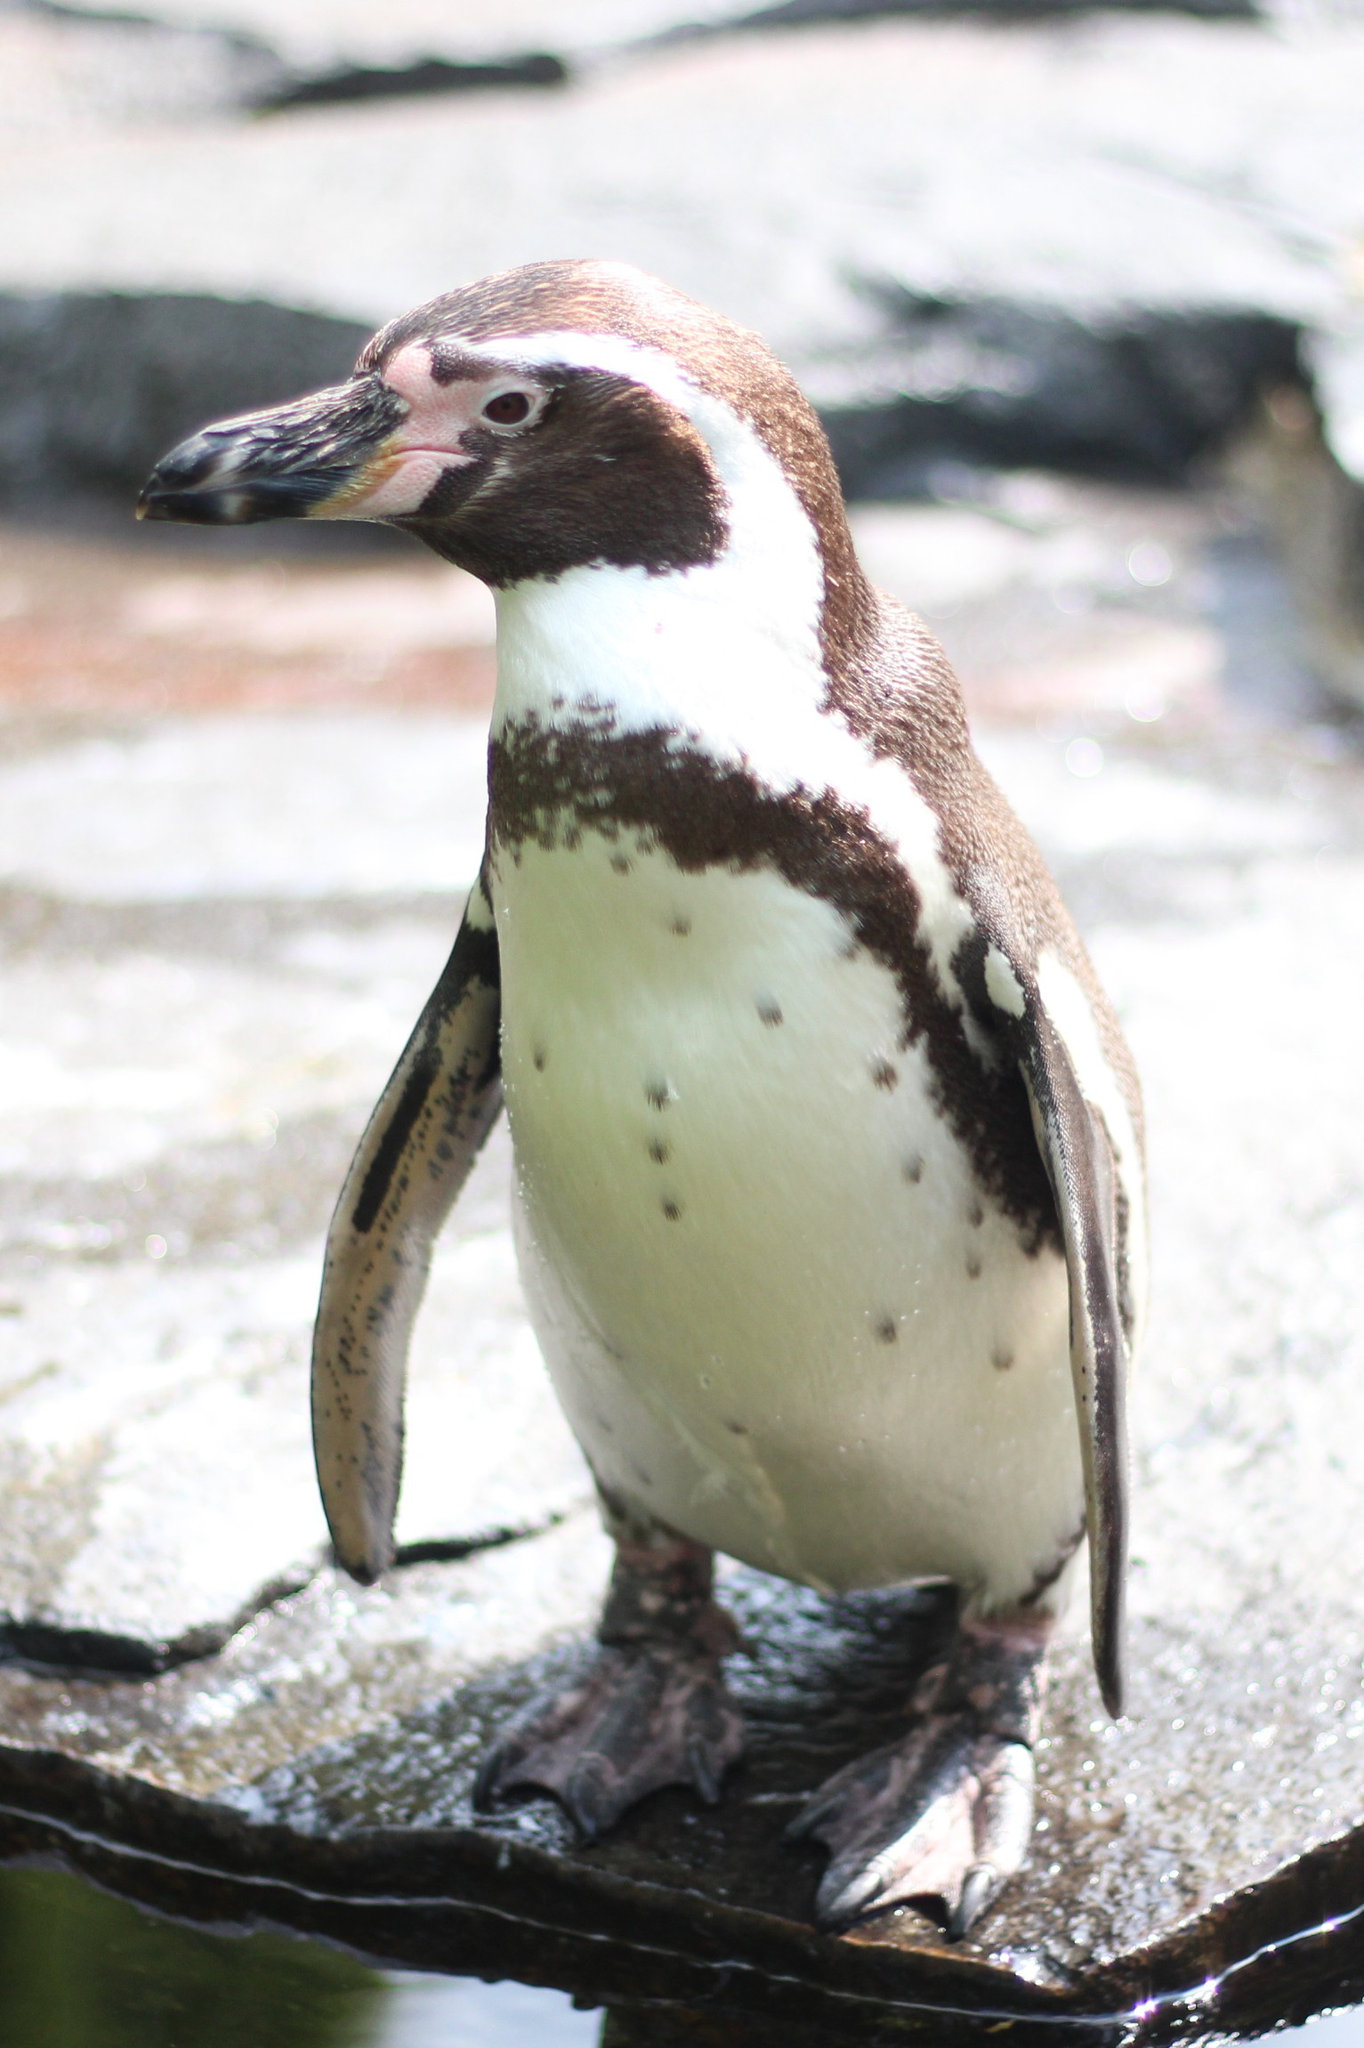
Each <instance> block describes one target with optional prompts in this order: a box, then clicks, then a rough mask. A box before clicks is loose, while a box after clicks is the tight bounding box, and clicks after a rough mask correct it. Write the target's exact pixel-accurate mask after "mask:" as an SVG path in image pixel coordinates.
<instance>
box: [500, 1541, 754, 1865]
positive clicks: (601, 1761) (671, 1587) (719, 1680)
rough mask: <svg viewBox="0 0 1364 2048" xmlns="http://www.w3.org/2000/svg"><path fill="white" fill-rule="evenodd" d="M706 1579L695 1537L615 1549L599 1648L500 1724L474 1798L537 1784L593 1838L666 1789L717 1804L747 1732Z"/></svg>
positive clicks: (729, 1630)
mask: <svg viewBox="0 0 1364 2048" xmlns="http://www.w3.org/2000/svg"><path fill="white" fill-rule="evenodd" d="M710 1578H711V1555H710V1552H709V1551H707V1550H703V1549H701V1547H700V1546H699V1545H698V1544H694V1543H686V1542H684V1541H683V1540H682V1539H681V1538H675V1537H669V1538H668V1539H667V1540H665V1541H659V1542H656V1543H650V1544H639V1545H635V1544H629V1545H627V1544H625V1543H620V1544H618V1546H617V1551H616V1565H615V1571H614V1573H613V1575H612V1580H611V1591H610V1594H609V1595H608V1598H607V1602H606V1610H605V1613H604V1615H603V1617H602V1624H601V1630H600V1636H601V1640H602V1644H603V1647H602V1649H601V1650H600V1651H599V1652H598V1654H597V1656H596V1657H595V1658H594V1659H593V1662H592V1664H591V1665H590V1666H589V1668H588V1670H587V1672H586V1673H585V1675H584V1676H583V1677H582V1678H581V1679H580V1680H579V1682H578V1683H577V1684H576V1685H574V1686H571V1687H570V1688H569V1689H568V1690H567V1691H565V1692H562V1693H559V1694H556V1695H553V1696H551V1697H549V1698H542V1699H538V1700H533V1701H532V1702H531V1704H530V1706H529V1707H528V1708H527V1709H526V1710H525V1712H524V1713H523V1714H521V1715H520V1716H519V1717H518V1719H517V1720H516V1721H515V1722H514V1723H513V1724H512V1726H511V1727H510V1728H509V1729H508V1730H507V1732H506V1734H505V1735H504V1736H503V1737H502V1739H501V1740H500V1741H499V1742H498V1743H497V1744H496V1746H495V1747H494V1748H493V1749H492V1751H491V1752H490V1753H489V1755H488V1756H487V1757H486V1758H485V1760H484V1763H483V1767H482V1769H481V1770H480V1772H479V1774H478V1779H477V1782H476V1784H475V1787H474V1805H475V1806H476V1807H477V1808H479V1809H480V1810H486V1809H487V1808H488V1807H489V1806H490V1805H491V1804H492V1802H493V1800H494V1799H496V1798H497V1797H498V1796H499V1795H500V1794H501V1793H503V1792H509V1791H512V1790H514V1789H516V1788H517V1787H519V1786H538V1787H539V1788H540V1789H541V1790H542V1791H546V1792H552V1793H553V1794H554V1796H555V1798H556V1799H558V1800H559V1802H560V1803H561V1805H562V1806H563V1807H564V1808H565V1809H566V1811H567V1812H568V1814H569V1815H570V1817H571V1818H572V1819H573V1820H574V1821H576V1822H577V1825H578V1826H579V1827H580V1828H581V1829H582V1832H583V1833H584V1835H586V1837H587V1839H588V1840H589V1841H595V1839H596V1838H597V1836H598V1835H600V1834H601V1833H603V1832H604V1830H605V1829H607V1828H609V1827H613V1826H614V1825H615V1823H616V1822H617V1821H618V1820H619V1819H620V1817H621V1815H622V1814H623V1813H625V1812H626V1811H627V1810H628V1809H629V1808H630V1807H632V1806H633V1805H635V1803H636V1802H637V1801H638V1800H640V1799H643V1798H644V1797H645V1795H646V1794H647V1793H649V1792H657V1791H659V1790H660V1789H661V1788H662V1787H663V1786H665V1785H691V1786H694V1787H695V1789H696V1791H698V1792H699V1793H700V1795H701V1797H702V1798H703V1799H704V1800H705V1801H706V1803H707V1805H711V1806H713V1805H714V1804H715V1802H716V1800H718V1798H719V1796H720V1781H721V1779H722V1778H723V1776H724V1774H725V1772H726V1771H727V1770H728V1768H729V1766H730V1765H731V1764H732V1763H734V1762H735V1761H736V1760H737V1759H738V1757H739V1755H740V1754H741V1752H742V1750H743V1746H744V1728H743V1718H742V1716H741V1714H740V1712H739V1709H738V1708H737V1707H736V1706H735V1704H734V1702H733V1701H732V1700H731V1699H730V1697H729V1695H728V1693H727V1692H726V1690H725V1682H724V1677H723V1675H722V1671H721V1660H722V1659H723V1657H724V1656H725V1655H726V1653H727V1652H728V1651H730V1650H732V1649H734V1648H736V1647H737V1643H738V1637H737V1632H736V1630H735V1627H734V1624H733V1622H732V1621H731V1620H730V1618H729V1616H728V1615H727V1614H726V1613H725V1611H724V1609H723V1608H721V1607H717V1606H716V1604H715V1602H714V1601H713V1600H712V1599H711V1597H710Z"/></svg>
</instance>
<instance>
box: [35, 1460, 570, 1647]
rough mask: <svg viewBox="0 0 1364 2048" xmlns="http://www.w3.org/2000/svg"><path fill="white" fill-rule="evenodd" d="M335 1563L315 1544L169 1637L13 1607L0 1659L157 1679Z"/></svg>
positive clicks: (435, 1548) (561, 1513) (416, 1555)
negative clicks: (77, 1623) (80, 1624)
mask: <svg viewBox="0 0 1364 2048" xmlns="http://www.w3.org/2000/svg"><path fill="white" fill-rule="evenodd" d="M589 1505H590V1501H589V1498H588V1497H587V1496H586V1495H584V1497H583V1498H582V1500H581V1501H579V1502H577V1503H575V1504H574V1505H573V1506H569V1507H565V1508H554V1509H551V1510H550V1511H549V1512H548V1513H547V1514H545V1515H543V1516H540V1517H538V1518H537V1519H536V1520H534V1521H526V1522H518V1523H516V1524H514V1525H510V1524H508V1525H501V1524H499V1525H498V1526H496V1527H490V1528H486V1529H477V1530H474V1531H473V1532H472V1533H471V1534H470V1535H467V1536H431V1537H424V1538H421V1539H419V1540H418V1541H416V1542H414V1543H402V1544H399V1546H398V1548H397V1550H396V1551H395V1553H394V1557H393V1564H392V1566H391V1567H390V1569H391V1570H393V1571H402V1570H405V1569H406V1568H407V1567H408V1566H410V1565H418V1564H460V1563H463V1562H465V1561H466V1560H467V1559H469V1558H471V1557H478V1556H481V1555H482V1553H483V1552H484V1551H488V1550H504V1549H505V1548H506V1547H507V1545H508V1544H511V1543H524V1542H526V1541H528V1540H529V1539H530V1538H532V1537H535V1536H546V1535H548V1534H549V1532H550V1530H552V1529H557V1528H559V1527H560V1525H561V1524H562V1523H564V1522H565V1521H567V1520H568V1518H569V1516H570V1515H572V1514H574V1513H577V1512H581V1511H582V1510H583V1509H585V1508H586V1507H588V1506H589ZM332 1562H333V1558H332V1552H331V1549H330V1546H325V1547H320V1548H319V1549H318V1550H317V1551H316V1552H315V1554H314V1555H313V1556H312V1557H311V1558H310V1559H308V1560H300V1562H299V1565H298V1568H297V1569H296V1570H293V1571H286V1572H280V1573H279V1574H278V1575H277V1576H276V1577H275V1578H272V1579H267V1580H266V1582H265V1583H264V1585H262V1586H260V1587H258V1589H257V1590H256V1591H255V1592H254V1593H253V1594H252V1595H251V1596H250V1598H249V1599H247V1600H245V1601H243V1603H242V1605H241V1606H240V1607H239V1608H238V1609H237V1611H236V1613H235V1614H233V1615H231V1616H230V1617H229V1618H228V1619H227V1620H226V1621H221V1622H202V1623H200V1624H198V1625H197V1626H196V1627H194V1628H190V1629H186V1630H185V1632H184V1634H183V1635H179V1636H175V1637H172V1638H162V1639H155V1638H150V1637H144V1636H133V1635H126V1634H123V1633H121V1632H120V1631H117V1630H110V1629H98V1628H68V1627H63V1626H62V1625H61V1624H60V1623H59V1622H51V1621H24V1620H16V1619H15V1617H14V1616H13V1615H12V1614H5V1613H3V1612H0V1663H18V1664H25V1665H29V1666H32V1667H34V1668H36V1669H38V1670H42V1671H44V1672H52V1671H61V1672H63V1673H66V1674H69V1675H72V1676H79V1677H82V1678H103V1679H110V1678H112V1679H120V1678H131V1679H143V1678H159V1677H161V1676H162V1674H163V1673H165V1672H167V1671H175V1670H178V1669H179V1668H180V1667H181V1666H182V1665H185V1664H195V1663H199V1662H201V1661H202V1660H203V1659H204V1658H206V1657H214V1656H216V1655H217V1654H218V1652H219V1651H220V1650H223V1649H224V1648H225V1647H226V1646H227V1644H228V1643H230V1642H231V1640H232V1638H233V1636H235V1635H237V1634H238V1633H239V1631H240V1630H242V1629H244V1628H245V1627H247V1625H248V1624H249V1623H250V1622H253V1621H258V1620H259V1619H260V1617H261V1616H262V1615H263V1614H267V1613H269V1611H270V1609H271V1608H272V1607H277V1606H278V1605H279V1603H280V1602H281V1601H282V1600H287V1599H289V1597H290V1596H291V1595H292V1594H294V1593H301V1592H302V1591H303V1588H304V1587H305V1586H308V1585H311V1584H312V1581H313V1580H314V1579H315V1578H316V1577H317V1575H318V1573H319V1572H321V1571H324V1570H325V1569H326V1567H327V1566H328V1565H329V1564H331V1563H332Z"/></svg>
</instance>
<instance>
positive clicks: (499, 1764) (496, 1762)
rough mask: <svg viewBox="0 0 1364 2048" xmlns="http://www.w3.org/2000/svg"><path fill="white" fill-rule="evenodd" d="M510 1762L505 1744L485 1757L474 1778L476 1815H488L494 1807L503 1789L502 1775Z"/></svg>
mask: <svg viewBox="0 0 1364 2048" xmlns="http://www.w3.org/2000/svg"><path fill="white" fill-rule="evenodd" d="M509 1761H510V1758H509V1755H508V1751H507V1749H506V1747H505V1746H504V1745H503V1744H499V1745H498V1747H497V1748H496V1749H491V1750H489V1752H488V1754H487V1756H485V1757H484V1759H483V1761H482V1763H481V1764H480V1765H479V1767H478V1772H477V1775H476V1776H475V1778H474V1789H473V1794H472V1803H473V1809H474V1812H475V1813H487V1812H489V1810H490V1809H491V1807H492V1806H493V1804H494V1802H495V1800H496V1798H497V1795H498V1793H499V1792H500V1791H501V1789H502V1773H503V1771H504V1769H505V1768H506V1766H507V1764H508V1762H509Z"/></svg>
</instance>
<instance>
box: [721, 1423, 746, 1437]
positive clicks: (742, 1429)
mask: <svg viewBox="0 0 1364 2048" xmlns="http://www.w3.org/2000/svg"><path fill="white" fill-rule="evenodd" d="M725 1428H726V1429H727V1430H728V1431H729V1433H730V1435H731V1436H747V1435H748V1424H747V1423H746V1422H727V1423H726V1424H725Z"/></svg>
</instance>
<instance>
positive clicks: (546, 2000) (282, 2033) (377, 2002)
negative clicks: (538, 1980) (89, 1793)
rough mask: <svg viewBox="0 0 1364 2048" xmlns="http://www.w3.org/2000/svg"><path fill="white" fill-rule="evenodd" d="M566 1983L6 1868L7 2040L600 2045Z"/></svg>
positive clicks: (285, 2046)
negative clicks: (420, 1960) (193, 1911)
mask: <svg viewBox="0 0 1364 2048" xmlns="http://www.w3.org/2000/svg"><path fill="white" fill-rule="evenodd" d="M600 2027H601V2020H600V2016H599V2015H598V2014H596V2013H585V2012H575V2011H574V2009H573V2006H572V2004H571V2002H570V2000H569V1999H568V1997H567V1996H566V1994H565V1993H563V1992H560V1991H546V1990H540V1989H537V1988H534V1987H532V1986H528V1985H523V1984H495V1985H485V1984H480V1983H478V1982H475V1981H471V1980H469V1979H467V1978H458V1977H455V1978H448V1977H420V1976H413V1975H409V1974H407V1973H405V1972H401V1973H400V1972H381V1971H378V1970H372V1969H368V1968H366V1967H365V1965H364V1964H362V1963H359V1962H357V1961H355V1959H354V1958H353V1957H351V1956H348V1955H344V1954H342V1953H341V1952H340V1951H339V1950H337V1949H332V1948H328V1947H326V1946H325V1945H324V1944H323V1943H321V1942H310V1941H299V1940H294V1939H291V1938H290V1937H289V1936H288V1935H282V1934H250V1935H230V1934H220V1933H210V1932H208V1931H206V1930H205V1929H203V1928H198V1927H184V1926H180V1925H177V1924H176V1923H174V1922H172V1921H168V1920H160V1919H155V1918H153V1917H152V1916H151V1915H149V1914H145V1913H142V1912H140V1911H139V1910H138V1909H137V1908H136V1907H135V1906H131V1905H128V1904H127V1903H126V1902H125V1901H123V1900H121V1899H114V1898H110V1897H109V1896H108V1895H107V1894H106V1893H104V1892H99V1891H96V1890H95V1889H94V1888H93V1886H90V1885H87V1884H85V1883H83V1882H82V1881H81V1880H80V1879H79V1878H74V1877H70V1876H68V1875H66V1874H65V1873H64V1872H60V1871H54V1870H14V1869H11V1870H3V1871H0V2043H3V2044H4V2048H523V2044H526V2043H532V2042H533V2043H534V2044H535V2048H595V2044H596V2042H597V2038H598V2034H599V2032H600Z"/></svg>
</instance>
